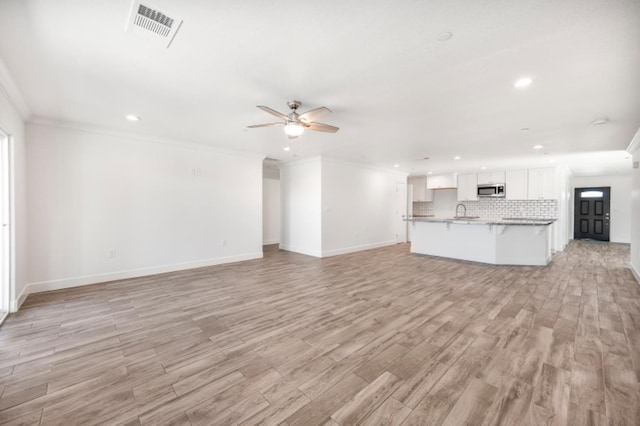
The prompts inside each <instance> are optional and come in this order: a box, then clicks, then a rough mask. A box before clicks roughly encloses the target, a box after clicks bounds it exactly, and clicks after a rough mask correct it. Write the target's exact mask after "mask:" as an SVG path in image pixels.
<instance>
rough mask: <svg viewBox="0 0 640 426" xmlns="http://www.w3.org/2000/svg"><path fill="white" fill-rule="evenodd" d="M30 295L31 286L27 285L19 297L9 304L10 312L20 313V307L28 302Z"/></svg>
mask: <svg viewBox="0 0 640 426" xmlns="http://www.w3.org/2000/svg"><path fill="white" fill-rule="evenodd" d="M28 295H29V285H26V286H24V288H23V289H22V291H21V292H20V294H19V295H18V297H17V298H16V299H15V300H12V301H11V302H10V303H9V312H11V313H14V312H18V310H19V309H20V306H22V304H23V303H24V301H25V300H27V296H28Z"/></svg>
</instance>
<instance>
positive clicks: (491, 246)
mask: <svg viewBox="0 0 640 426" xmlns="http://www.w3.org/2000/svg"><path fill="white" fill-rule="evenodd" d="M408 222H409V226H410V227H411V252H412V253H419V254H426V255H430V256H440V257H449V258H452V259H460V260H470V261H473V262H483V263H490V264H494V265H539V266H544V265H547V264H548V263H549V262H550V261H551V241H550V228H551V224H553V222H554V220H552V219H548V220H542V219H464V218H450V219H441V218H413V219H408Z"/></svg>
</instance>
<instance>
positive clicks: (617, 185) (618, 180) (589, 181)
mask: <svg viewBox="0 0 640 426" xmlns="http://www.w3.org/2000/svg"><path fill="white" fill-rule="evenodd" d="M631 181H632V175H631V173H625V174H615V175H603V176H574V177H573V178H572V179H571V193H572V194H573V193H574V192H575V191H574V190H575V188H586V187H597V186H610V187H611V216H610V217H611V221H610V228H609V240H610V241H611V242H614V243H630V242H631V222H632V221H631V217H632V216H631ZM571 198H572V205H571V238H573V214H574V205H573V203H574V201H573V199H574V197H573V195H572V197H571Z"/></svg>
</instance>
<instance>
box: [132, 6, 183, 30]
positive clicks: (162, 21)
mask: <svg viewBox="0 0 640 426" xmlns="http://www.w3.org/2000/svg"><path fill="white" fill-rule="evenodd" d="M173 21H174V20H173V19H171V18H169V17H168V16H166V15H164V14H162V13H161V12H158V11H156V10H153V9H151V8H149V7H147V6H144V5H142V4H141V5H140V6H139V7H138V15H137V16H136V22H135V24H136V25H138V26H140V27H142V28H144V29H147V30H149V31H153V32H154V33H156V34H160V35H161V36H162V37H167V36H168V35H169V33H170V32H171V26H172V25H173Z"/></svg>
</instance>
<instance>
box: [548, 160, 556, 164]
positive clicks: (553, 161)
mask: <svg viewBox="0 0 640 426" xmlns="http://www.w3.org/2000/svg"><path fill="white" fill-rule="evenodd" d="M555 162H556V160H549V161H547V163H555Z"/></svg>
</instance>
